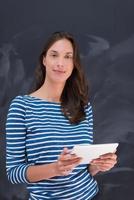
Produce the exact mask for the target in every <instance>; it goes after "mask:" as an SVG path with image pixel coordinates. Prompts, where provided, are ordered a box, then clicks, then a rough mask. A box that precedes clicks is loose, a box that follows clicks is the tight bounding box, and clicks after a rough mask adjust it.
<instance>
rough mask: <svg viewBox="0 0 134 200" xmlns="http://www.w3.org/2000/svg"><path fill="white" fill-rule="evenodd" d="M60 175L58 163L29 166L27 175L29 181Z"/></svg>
mask: <svg viewBox="0 0 134 200" xmlns="http://www.w3.org/2000/svg"><path fill="white" fill-rule="evenodd" d="M54 176H58V173H57V170H56V163H51V164H43V165H34V166H33V165H32V166H29V167H28V168H27V171H26V177H27V180H28V181H29V182H37V181H41V180H45V179H49V178H52V177H54Z"/></svg>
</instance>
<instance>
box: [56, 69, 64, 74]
mask: <svg viewBox="0 0 134 200" xmlns="http://www.w3.org/2000/svg"><path fill="white" fill-rule="evenodd" d="M53 71H54V72H55V73H58V74H64V73H65V71H63V70H55V69H54V70H53Z"/></svg>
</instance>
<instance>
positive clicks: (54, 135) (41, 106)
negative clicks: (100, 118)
mask: <svg viewBox="0 0 134 200" xmlns="http://www.w3.org/2000/svg"><path fill="white" fill-rule="evenodd" d="M85 112H86V118H85V120H83V121H82V122H80V123H79V124H77V125H76V124H75V125H74V124H70V123H69V120H68V119H67V118H66V117H65V116H64V115H63V113H62V111H61V105H60V103H53V102H48V101H45V100H43V99H39V98H36V97H32V96H29V95H24V96H17V97H16V98H15V99H14V100H13V101H12V103H11V105H10V108H9V112H8V116H7V123H6V141H7V159H6V168H7V175H8V178H9V180H10V181H11V182H12V183H27V188H28V190H29V193H30V197H29V199H30V200H45V199H53V200H89V199H92V197H93V196H94V195H95V194H96V193H97V191H98V187H97V183H96V181H95V180H94V179H93V177H92V176H91V175H90V174H89V172H88V170H87V165H79V166H78V167H76V168H75V169H74V170H73V172H72V173H71V174H70V175H68V176H64V177H62V176H59V177H53V178H51V179H47V180H42V181H39V182H36V183H29V182H28V180H27V178H26V170H27V168H28V167H29V166H30V165H36V164H48V163H52V162H55V161H57V159H58V157H59V154H60V153H61V152H62V150H63V148H64V147H68V148H69V149H71V148H72V147H73V146H74V145H75V144H92V142H93V116H92V107H91V105H90V103H89V104H88V105H87V106H86V107H85Z"/></svg>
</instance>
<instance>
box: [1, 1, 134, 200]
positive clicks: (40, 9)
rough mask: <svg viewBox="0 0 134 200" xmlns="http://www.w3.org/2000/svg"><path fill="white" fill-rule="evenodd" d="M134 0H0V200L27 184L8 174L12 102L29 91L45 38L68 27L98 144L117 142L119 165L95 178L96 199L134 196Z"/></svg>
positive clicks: (12, 197) (22, 195)
mask: <svg viewBox="0 0 134 200" xmlns="http://www.w3.org/2000/svg"><path fill="white" fill-rule="evenodd" d="M133 21H134V1H133V0H127V1H126V0H101V1H98V0H84V1H83V0H79V1H78V0H68V1H65V0H55V1H54V0H38V1H37V0H36V1H35V0H28V1H25V0H24V1H20V0H19V1H18V0H12V1H10V0H9V1H7V0H0V87H1V88H0V132H1V134H0V152H1V154H0V199H1V200H26V199H27V198H26V196H27V193H26V190H25V186H23V185H22V186H21V185H11V184H10V183H9V182H8V181H7V178H6V173H5V130H4V124H5V120H6V114H7V109H8V106H9V103H10V100H11V99H12V98H13V97H14V96H16V95H18V94H24V93H27V92H28V90H29V88H30V87H31V84H32V81H33V72H34V69H35V66H36V65H37V60H38V55H39V53H40V50H41V48H42V46H43V42H44V41H45V39H46V38H47V36H48V35H49V34H50V33H51V32H53V31H57V30H67V31H70V32H72V33H73V34H74V35H75V36H76V38H77V40H78V42H79V45H80V49H81V57H82V60H83V63H84V65H85V67H86V72H87V76H88V79H89V80H90V86H91V102H92V105H93V110H94V139H95V143H109V142H119V143H120V145H119V148H118V164H117V165H116V167H115V168H114V169H112V170H111V171H109V172H107V173H101V174H99V175H97V176H96V178H97V180H98V182H99V185H100V194H99V195H98V196H97V197H96V198H95V200H113V199H114V200H119V199H121V200H126V199H127V200H132V199H133V196H134V190H133V185H134V153H133V152H134V92H133V91H134V89H133V88H134V22H133Z"/></svg>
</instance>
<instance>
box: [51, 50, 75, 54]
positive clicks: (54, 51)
mask: <svg viewBox="0 0 134 200" xmlns="http://www.w3.org/2000/svg"><path fill="white" fill-rule="evenodd" d="M50 52H51V53H58V51H56V50H50ZM65 54H73V52H71V51H69V52H65Z"/></svg>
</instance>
